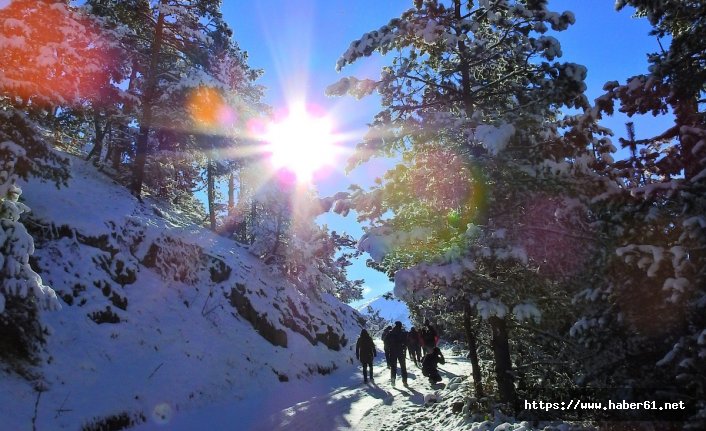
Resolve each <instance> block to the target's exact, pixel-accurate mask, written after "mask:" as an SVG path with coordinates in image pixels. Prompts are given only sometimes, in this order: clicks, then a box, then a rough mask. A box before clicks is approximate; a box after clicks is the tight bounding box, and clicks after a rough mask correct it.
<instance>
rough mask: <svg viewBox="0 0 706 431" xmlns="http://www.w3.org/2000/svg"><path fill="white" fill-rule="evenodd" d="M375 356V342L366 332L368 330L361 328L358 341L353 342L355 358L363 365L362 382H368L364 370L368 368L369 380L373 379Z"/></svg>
mask: <svg viewBox="0 0 706 431" xmlns="http://www.w3.org/2000/svg"><path fill="white" fill-rule="evenodd" d="M375 356H377V352H376V351H375V343H374V342H373V338H372V337H371V336H370V334H368V331H366V330H365V329H363V330H362V331H360V337H358V341H357V342H356V343H355V358H356V359H358V360H360V363H361V364H362V365H363V382H364V383H368V375H367V374H366V370H368V369H369V370H370V371H369V373H370V381H371V382H374V380H373V358H374V357H375Z"/></svg>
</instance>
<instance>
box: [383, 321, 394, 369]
mask: <svg viewBox="0 0 706 431" xmlns="http://www.w3.org/2000/svg"><path fill="white" fill-rule="evenodd" d="M390 331H392V326H388V327H387V328H385V329H384V330H383V331H382V344H383V348H384V350H385V363H386V364H387V368H390V347H389V346H388V344H387V334H389V333H390Z"/></svg>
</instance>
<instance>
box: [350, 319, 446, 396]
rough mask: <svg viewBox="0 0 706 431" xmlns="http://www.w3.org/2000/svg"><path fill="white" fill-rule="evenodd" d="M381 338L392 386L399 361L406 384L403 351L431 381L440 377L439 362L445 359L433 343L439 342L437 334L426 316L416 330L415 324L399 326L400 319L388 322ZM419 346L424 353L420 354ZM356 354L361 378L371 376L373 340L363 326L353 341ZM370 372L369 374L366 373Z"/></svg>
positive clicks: (373, 353)
mask: <svg viewBox="0 0 706 431" xmlns="http://www.w3.org/2000/svg"><path fill="white" fill-rule="evenodd" d="M382 341H383V345H384V350H385V362H386V363H387V368H389V369H390V381H391V383H392V386H395V379H396V377H397V364H398V363H399V366H400V372H401V375H402V384H403V385H405V386H407V365H406V353H407V352H408V353H409V357H410V358H411V359H412V361H413V362H414V365H416V366H417V367H420V368H421V369H422V374H423V375H424V376H425V377H427V378H429V382H430V383H431V384H435V383H438V382H440V381H441V376H440V375H439V370H438V365H439V364H443V363H445V359H444V355H443V354H442V353H441V349H439V348H438V347H437V346H436V345H437V343H438V342H439V335H438V333H437V332H436V330H435V329H434V327H433V326H432V325H431V323H430V322H429V320H426V321H425V322H424V327H423V328H422V329H421V330H419V331H417V329H416V328H415V327H412V328H410V330H409V332H407V331H405V330H404V328H403V327H402V322H399V321H397V322H395V326H394V327H393V326H388V327H387V328H385V330H384V331H383V333H382ZM422 350H423V351H424V356H422ZM355 351H356V353H355V356H356V358H357V359H358V360H360V362H361V364H362V365H363V381H364V382H365V383H367V382H368V376H369V378H370V381H371V382H372V381H374V380H373V358H374V357H375V356H377V351H376V349H375V343H374V342H373V339H372V337H371V336H370V334H369V333H368V331H366V330H365V329H363V330H362V331H361V332H360V337H359V338H358V342H357V343H356V349H355ZM367 373H369V374H367Z"/></svg>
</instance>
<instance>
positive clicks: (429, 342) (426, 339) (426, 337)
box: [422, 319, 439, 355]
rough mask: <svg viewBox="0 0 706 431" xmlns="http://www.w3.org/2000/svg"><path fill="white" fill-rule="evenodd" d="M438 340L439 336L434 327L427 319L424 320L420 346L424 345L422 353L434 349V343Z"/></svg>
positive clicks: (427, 352)
mask: <svg viewBox="0 0 706 431" xmlns="http://www.w3.org/2000/svg"><path fill="white" fill-rule="evenodd" d="M438 341H439V336H438V334H437V333H436V329H434V327H433V326H431V322H429V319H427V320H425V321H424V328H422V346H423V347H424V354H425V355H426V354H429V353H431V352H433V351H434V348H435V347H436V343H437V342H438Z"/></svg>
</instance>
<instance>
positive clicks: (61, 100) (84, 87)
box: [0, 0, 105, 358]
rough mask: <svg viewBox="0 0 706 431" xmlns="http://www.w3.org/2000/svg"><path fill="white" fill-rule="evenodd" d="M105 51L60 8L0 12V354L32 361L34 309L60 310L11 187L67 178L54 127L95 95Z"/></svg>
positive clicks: (18, 7) (57, 4)
mask: <svg viewBox="0 0 706 431" xmlns="http://www.w3.org/2000/svg"><path fill="white" fill-rule="evenodd" d="M104 49H105V44H104V43H103V39H102V38H101V37H100V33H99V32H98V31H97V30H96V23H95V22H94V21H92V20H90V19H89V18H88V17H87V16H86V15H84V14H82V13H80V12H78V11H77V10H75V9H74V8H72V7H70V6H68V5H67V2H65V1H49V0H45V1H22V0H19V1H13V2H11V3H10V4H9V5H7V6H6V7H3V8H1V9H0V53H1V54H0V63H2V64H3V67H2V72H0V205H1V207H0V319H2V324H1V325H0V326H2V331H3V337H2V339H3V341H4V342H8V343H10V345H3V349H2V350H3V353H5V351H6V349H7V350H8V351H9V350H11V349H16V348H20V349H21V352H16V353H19V354H20V355H23V356H25V358H26V357H31V356H32V354H33V353H34V351H35V344H36V342H37V341H40V340H41V339H42V329H41V327H40V325H39V323H38V322H37V320H36V319H37V318H36V313H37V309H38V308H45V309H57V308H59V307H60V306H59V302H58V300H57V297H56V294H55V293H54V291H53V290H52V289H51V288H49V287H48V286H45V285H44V284H43V283H42V280H41V278H40V277H39V276H38V275H37V273H35V272H34V271H33V270H32V268H31V267H30V264H29V258H30V256H31V254H32V253H33V251H34V245H33V241H32V238H31V236H30V235H29V234H28V232H27V230H26V228H25V226H24V225H23V223H22V222H21V220H20V216H21V214H22V213H24V212H26V211H27V209H28V208H27V207H26V206H25V205H24V204H22V203H21V202H19V200H18V199H19V197H20V194H21V190H20V188H19V187H18V185H17V183H16V181H17V180H18V179H19V178H22V179H25V180H27V179H28V178H30V177H39V178H42V179H46V180H52V181H55V182H56V183H57V185H59V184H61V183H63V182H64V181H65V180H66V179H67V178H68V175H69V172H68V161H67V160H66V159H65V158H64V157H62V156H61V155H59V154H58V153H56V152H55V151H54V150H53V148H52V146H53V144H54V141H55V139H54V138H55V137H56V135H55V134H54V133H53V131H54V130H53V129H54V126H55V120H56V118H57V114H58V113H60V112H61V108H62V107H68V106H77V105H79V104H80V103H81V101H83V100H86V99H90V98H92V97H97V96H98V94H99V91H98V89H99V88H100V87H101V86H102V85H103V83H104V82H105V76H104V74H103V73H102V69H101V67H100V64H101V63H102V61H103V60H104V57H103V54H104V53H105V51H104ZM13 343H14V344H13ZM18 346H19V347H18Z"/></svg>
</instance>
